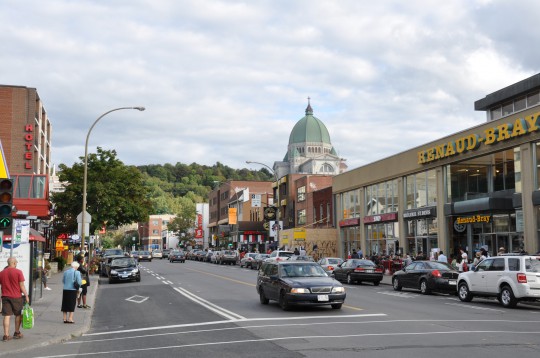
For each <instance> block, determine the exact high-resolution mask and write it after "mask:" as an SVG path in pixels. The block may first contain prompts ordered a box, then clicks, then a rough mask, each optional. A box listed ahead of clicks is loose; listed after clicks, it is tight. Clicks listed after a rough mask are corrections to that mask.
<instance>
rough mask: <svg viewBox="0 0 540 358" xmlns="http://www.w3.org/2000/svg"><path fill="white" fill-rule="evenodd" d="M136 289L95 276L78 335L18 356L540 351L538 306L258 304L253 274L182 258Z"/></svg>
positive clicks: (353, 295) (147, 273)
mask: <svg viewBox="0 0 540 358" xmlns="http://www.w3.org/2000/svg"><path fill="white" fill-rule="evenodd" d="M141 267H142V279H141V282H122V283H116V284H109V283H108V281H107V279H106V278H101V279H100V287H99V290H98V295H97V299H96V305H95V311H94V316H93V320H92V327H91V329H90V331H89V332H87V333H86V334H85V335H83V336H82V337H78V338H74V339H73V340H70V341H68V342H64V343H61V344H55V345H50V346H46V347H43V348H40V349H39V350H33V351H27V352H24V353H21V354H20V355H19V356H20V357H70V356H99V357H147V356H149V355H152V356H153V357H171V356H182V357H233V356H234V357H238V356H240V357H255V356H257V357H353V356H354V357H358V356H361V357H376V358H377V357H395V356H397V355H399V356H400V358H402V357H429V356H437V357H455V356H456V355H458V356H460V355H464V356H474V357H475V358H476V357H508V356H511V355H512V356H532V354H536V353H537V352H538V348H539V347H538V345H539V344H538V339H537V337H538V334H539V332H540V330H539V329H538V328H537V327H538V325H539V323H540V306H539V305H537V304H525V303H522V304H520V305H518V308H516V309H504V308H502V306H500V305H499V304H498V302H497V301H495V300H491V301H490V300H483V299H475V300H473V301H472V302H470V303H466V304H465V303H462V302H460V301H459V299H458V298H457V297H456V296H453V295H443V294H434V295H428V296H423V295H421V294H419V293H418V292H417V291H407V290H403V291H401V292H396V291H394V290H393V289H392V287H391V286H389V285H381V286H378V287H375V286H373V285H370V284H364V285H345V286H346V288H347V299H346V301H345V305H343V308H342V309H341V310H334V309H331V308H329V307H320V308H311V307H309V308H294V309H292V310H290V311H283V310H281V309H280V308H279V307H278V305H277V303H275V302H270V304H269V305H262V304H260V303H259V297H258V295H257V293H256V290H255V282H256V275H257V272H256V271H255V270H249V269H245V268H240V267H239V266H228V265H225V266H218V265H214V264H209V263H202V262H194V261H186V263H169V261H168V260H166V259H163V260H153V261H152V262H143V263H141Z"/></svg>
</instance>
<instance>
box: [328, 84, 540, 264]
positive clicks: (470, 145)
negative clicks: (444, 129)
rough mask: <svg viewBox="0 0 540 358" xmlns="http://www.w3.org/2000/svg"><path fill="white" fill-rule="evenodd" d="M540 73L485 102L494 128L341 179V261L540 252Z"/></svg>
mask: <svg viewBox="0 0 540 358" xmlns="http://www.w3.org/2000/svg"><path fill="white" fill-rule="evenodd" d="M539 90H540V74H538V75H535V76H532V77H530V78H528V79H526V80H523V81H520V82H518V83H515V84H513V85H511V86H508V87H506V88H503V89H501V90H499V91H496V92H493V93H491V94H489V95H487V96H486V97H485V98H483V99H480V100H478V101H476V102H475V109H476V110H479V111H485V112H486V117H487V121H486V122H485V123H484V124H481V125H478V126H475V127H472V128H469V129H466V130H463V131H460V132H457V133H455V134H452V135H450V136H447V137H444V138H440V139H438V140H435V141H432V142H429V143H426V144H424V145H421V146H419V147H416V148H412V149H410V150H407V151H405V152H402V153H399V154H396V155H393V156H391V157H388V158H385V159H382V160H379V161H376V162H373V163H371V164H368V165H365V166H362V167H359V168H356V169H354V170H351V171H349V172H346V173H343V174H340V175H337V176H335V177H334V181H333V195H334V203H335V206H336V216H337V222H338V232H339V242H338V251H339V255H340V256H344V257H346V255H347V254H348V252H350V251H352V249H358V248H362V249H363V252H364V253H366V254H382V253H386V254H392V253H401V254H411V255H416V254H418V253H419V252H423V253H424V254H427V253H430V252H432V251H433V250H436V249H439V250H443V251H445V252H449V253H457V252H458V250H459V248H464V249H466V250H467V251H468V253H469V256H472V254H473V252H474V251H475V250H478V249H479V248H481V247H484V248H486V249H487V250H488V251H489V252H490V254H491V255H495V254H496V253H497V251H498V248H499V247H504V248H505V250H506V251H508V252H518V251H523V250H524V251H527V252H533V253H536V252H537V251H538V250H540V235H539V232H538V226H539V220H540V175H539V174H540V172H539V168H540V155H539V154H540V151H539V145H540V120H539V119H540V92H539Z"/></svg>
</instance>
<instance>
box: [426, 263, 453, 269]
mask: <svg viewBox="0 0 540 358" xmlns="http://www.w3.org/2000/svg"><path fill="white" fill-rule="evenodd" d="M426 263H427V266H428V267H429V268H430V269H434V270H445V271H447V270H455V269H454V268H453V267H452V266H450V265H449V264H447V263H446V262H438V261H430V262H426Z"/></svg>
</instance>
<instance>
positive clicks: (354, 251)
mask: <svg viewBox="0 0 540 358" xmlns="http://www.w3.org/2000/svg"><path fill="white" fill-rule="evenodd" d="M351 258H352V259H359V258H360V256H359V255H358V252H357V251H356V250H355V249H353V250H352V255H351Z"/></svg>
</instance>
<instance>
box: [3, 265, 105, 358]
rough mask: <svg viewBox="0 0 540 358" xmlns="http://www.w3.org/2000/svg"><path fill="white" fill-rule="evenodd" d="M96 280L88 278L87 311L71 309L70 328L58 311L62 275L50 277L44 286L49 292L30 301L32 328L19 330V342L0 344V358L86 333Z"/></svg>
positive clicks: (12, 323)
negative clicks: (49, 289)
mask: <svg viewBox="0 0 540 358" xmlns="http://www.w3.org/2000/svg"><path fill="white" fill-rule="evenodd" d="M98 284H99V276H98V275H92V276H90V287H88V293H87V295H86V304H87V305H90V306H91V308H89V309H85V308H75V313H74V315H73V320H74V321H75V323H74V324H65V323H64V320H63V316H62V311H60V307H61V305H62V288H63V285H62V272H59V273H56V274H53V275H52V276H51V277H50V278H49V280H48V283H47V285H48V286H49V287H50V288H51V291H47V290H44V291H43V297H41V298H37V299H33V302H32V308H33V309H34V327H33V328H32V329H29V330H25V329H22V327H21V333H22V334H23V335H24V337H23V338H22V339H11V340H10V341H7V342H0V356H4V355H13V353H16V352H20V351H23V350H28V349H34V348H38V347H42V346H46V345H48V344H51V343H58V342H63V341H66V340H69V339H71V338H72V337H77V336H80V335H82V334H83V333H85V332H86V331H88V329H89V328H90V323H91V319H92V313H93V310H94V303H95V300H96V292H97V287H98ZM14 320H15V317H13V316H12V317H11V319H10V323H11V324H10V332H9V333H10V335H11V336H13V332H14V330H15V329H14Z"/></svg>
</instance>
